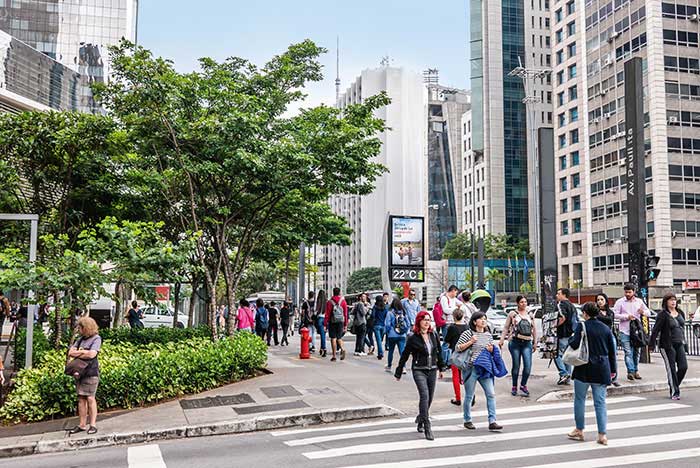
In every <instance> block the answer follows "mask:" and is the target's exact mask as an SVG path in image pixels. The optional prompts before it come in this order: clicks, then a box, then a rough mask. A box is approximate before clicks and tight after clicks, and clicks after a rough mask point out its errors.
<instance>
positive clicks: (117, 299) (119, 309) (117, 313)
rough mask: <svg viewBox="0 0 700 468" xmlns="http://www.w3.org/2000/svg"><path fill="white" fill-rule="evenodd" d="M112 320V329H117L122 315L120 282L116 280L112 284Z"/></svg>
mask: <svg viewBox="0 0 700 468" xmlns="http://www.w3.org/2000/svg"><path fill="white" fill-rule="evenodd" d="M114 302H115V305H114V319H113V320H112V328H117V327H118V326H119V324H120V323H121V313H122V282H121V280H117V282H116V283H115V284H114Z"/></svg>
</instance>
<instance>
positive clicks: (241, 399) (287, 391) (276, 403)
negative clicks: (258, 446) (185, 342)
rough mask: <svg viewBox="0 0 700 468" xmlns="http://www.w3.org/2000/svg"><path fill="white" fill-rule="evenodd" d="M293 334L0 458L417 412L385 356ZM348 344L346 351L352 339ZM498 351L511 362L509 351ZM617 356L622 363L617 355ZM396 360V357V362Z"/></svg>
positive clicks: (443, 395)
mask: <svg viewBox="0 0 700 468" xmlns="http://www.w3.org/2000/svg"><path fill="white" fill-rule="evenodd" d="M294 338H295V339H293V340H291V344H293V345H296V346H290V347H284V348H279V347H271V348H270V351H269V359H268V370H269V371H270V372H271V373H269V374H266V375H262V376H260V377H256V378H253V379H250V380H246V381H244V382H239V383H235V384H231V385H227V386H224V387H221V388H219V389H216V390H212V391H209V392H204V393H201V394H198V395H191V396H188V397H186V398H183V399H181V400H174V401H169V402H166V403H162V404H159V405H156V406H152V407H149V408H140V409H133V410H128V411H117V412H109V413H105V414H104V415H98V422H97V426H98V428H99V433H98V434H97V435H96V436H87V435H76V436H72V437H69V436H67V435H66V432H65V429H67V428H70V427H73V426H74V425H75V424H76V421H77V418H66V419H63V420H56V421H48V422H42V423H35V424H22V425H18V426H12V427H0V457H3V456H16V455H27V454H31V453H45V452H54V451H64V450H75V449H79V448H89V447H98V446H105V445H116V444H124V443H139V442H145V441H150V440H158V439H169V438H179V437H196V436H205V435H213V434H229V433H235V432H248V431H254V430H269V429H276V428H281V427H290V426H295V425H309V424H319V423H324V422H337V421H344V420H351V419H364V418H370V417H384V416H399V415H402V414H405V415H408V416H412V415H414V414H415V413H416V410H417V402H418V397H417V393H416V389H415V386H414V385H413V382H412V378H411V374H410V372H409V373H408V374H406V375H405V376H404V378H402V380H401V381H400V382H396V380H395V379H394V377H393V375H392V374H389V373H386V372H384V370H383V367H384V365H385V364H386V356H385V357H384V360H382V361H379V360H377V359H376V357H375V356H366V357H355V356H353V355H352V353H351V352H349V353H348V356H347V359H346V360H345V361H340V360H339V361H337V362H335V363H333V362H330V356H329V357H327V358H320V357H318V354H316V355H315V356H312V358H311V359H309V360H303V361H302V360H299V359H298V355H297V353H298V344H299V341H298V337H296V336H295V337H294ZM347 344H349V345H350V346H347V348H348V349H352V337H350V340H349V341H348V342H347ZM329 354H330V353H329ZM504 355H505V359H506V364H507V365H508V366H509V365H510V363H509V362H508V360H509V354H508V353H507V352H505V353H504ZM618 358H619V365H621V366H623V367H624V364H623V363H622V360H621V358H622V355H621V353H620V354H619V356H618ZM397 362H398V356H394V366H395V365H396V363H397ZM547 364H548V362H547V361H544V360H542V359H539V358H535V359H534V360H533V374H532V376H531V378H530V383H529V384H528V387H529V389H530V392H531V397H530V398H525V397H512V396H511V395H510V385H511V383H510V377H509V376H507V377H504V378H503V379H499V380H498V381H497V384H496V393H497V402H498V406H499V407H509V406H517V405H532V404H536V400H537V399H538V398H540V397H542V396H544V395H545V394H548V393H550V392H554V391H559V390H566V389H567V387H566V386H557V385H556V380H557V372H556V369H555V368H554V365H553V364H552V366H551V367H550V368H548V367H547ZM689 364H690V370H689V372H688V376H687V377H686V380H688V381H689V383H691V379H695V383H696V385H698V386H700V359H697V358H690V361H689ZM640 373H641V374H642V376H643V377H644V380H642V381H641V382H640V381H637V382H634V383H632V382H627V381H626V380H621V383H622V385H623V387H621V388H622V391H625V392H627V391H629V392H632V393H636V392H637V391H638V389H639V385H640V383H641V384H648V383H650V382H658V383H661V384H664V383H665V382H666V375H665V371H664V367H663V362H662V361H661V358H660V356H658V355H653V356H652V364H641V365H640ZM568 388H569V389H570V388H571V387H570V386H569V387H568ZM451 398H453V391H452V383H451V380H450V373H449V372H446V373H445V376H444V378H443V379H442V380H441V381H439V382H438V386H437V389H436V394H435V401H434V403H433V407H432V409H431V411H432V412H433V413H435V414H438V413H450V412H457V413H459V412H461V409H460V408H457V407H455V406H454V405H452V404H451V403H450V399H451ZM476 398H477V403H476V404H477V406H481V405H482V404H483V393H481V391H477V397H476ZM558 398H562V397H558ZM563 398H565V397H563Z"/></svg>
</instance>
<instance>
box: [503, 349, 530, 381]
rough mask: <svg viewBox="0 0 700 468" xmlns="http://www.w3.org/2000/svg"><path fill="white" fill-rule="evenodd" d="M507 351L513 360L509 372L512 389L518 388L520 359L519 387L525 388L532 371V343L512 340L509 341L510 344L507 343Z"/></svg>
mask: <svg viewBox="0 0 700 468" xmlns="http://www.w3.org/2000/svg"><path fill="white" fill-rule="evenodd" d="M508 349H509V350H510V356H511V358H512V360H513V367H512V368H511V371H510V373H511V376H512V377H513V387H517V386H518V374H520V360H521V359H522V361H523V378H522V380H521V381H520V385H522V386H523V387H525V386H527V379H528V378H530V372H531V371H532V341H527V340H518V339H516V338H513V339H512V340H510V343H508Z"/></svg>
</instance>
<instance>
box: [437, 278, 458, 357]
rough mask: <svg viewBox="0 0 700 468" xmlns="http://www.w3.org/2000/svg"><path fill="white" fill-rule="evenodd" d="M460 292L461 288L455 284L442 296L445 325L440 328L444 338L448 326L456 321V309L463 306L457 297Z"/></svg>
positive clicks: (441, 302)
mask: <svg viewBox="0 0 700 468" xmlns="http://www.w3.org/2000/svg"><path fill="white" fill-rule="evenodd" d="M458 293H459V288H458V287H457V286H455V285H454V284H453V285H452V286H450V287H449V288H447V291H446V292H445V294H443V295H442V296H440V309H442V319H443V320H444V321H445V323H444V325H442V328H441V329H440V333H441V334H442V337H443V339H444V337H445V333H447V326H448V325H450V324H451V323H454V318H453V317H452V315H453V314H454V311H455V310H457V309H459V308H460V307H461V306H462V302H461V301H460V300H459V299H458V298H457V294H458ZM436 323H437V322H436ZM443 347H444V343H443Z"/></svg>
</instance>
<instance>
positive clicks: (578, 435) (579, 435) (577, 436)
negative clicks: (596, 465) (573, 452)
mask: <svg viewBox="0 0 700 468" xmlns="http://www.w3.org/2000/svg"><path fill="white" fill-rule="evenodd" d="M566 436H567V437H568V438H569V439H571V440H578V441H579V442H583V432H581V431H579V430H577V429H574V430H573V431H571V432H569V433H568V434H567V435H566Z"/></svg>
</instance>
